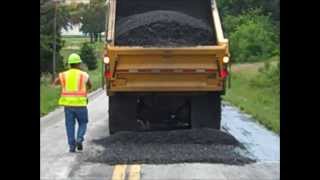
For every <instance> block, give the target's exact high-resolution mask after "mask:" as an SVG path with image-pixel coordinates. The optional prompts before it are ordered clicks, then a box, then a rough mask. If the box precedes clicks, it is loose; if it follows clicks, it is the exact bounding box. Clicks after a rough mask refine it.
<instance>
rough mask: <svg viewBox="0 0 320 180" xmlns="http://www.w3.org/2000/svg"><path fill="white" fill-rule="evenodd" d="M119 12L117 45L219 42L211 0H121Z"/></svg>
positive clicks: (210, 43)
mask: <svg viewBox="0 0 320 180" xmlns="http://www.w3.org/2000/svg"><path fill="white" fill-rule="evenodd" d="M116 12H117V15H116V28H115V30H116V32H115V44H116V45H120V46H157V47H158V46H166V47H168V46H169V47H177V46H197V45H215V44H216V37H215V32H214V29H213V22H212V21H213V20H212V16H211V10H210V1H208V0H163V1H158V0H137V1H129V0H119V1H118V4H117V11H116Z"/></svg>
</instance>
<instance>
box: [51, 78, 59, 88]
mask: <svg viewBox="0 0 320 180" xmlns="http://www.w3.org/2000/svg"><path fill="white" fill-rule="evenodd" d="M59 84H60V79H59V77H56V78H55V79H54V81H53V82H52V84H51V86H52V87H55V86H56V85H59Z"/></svg>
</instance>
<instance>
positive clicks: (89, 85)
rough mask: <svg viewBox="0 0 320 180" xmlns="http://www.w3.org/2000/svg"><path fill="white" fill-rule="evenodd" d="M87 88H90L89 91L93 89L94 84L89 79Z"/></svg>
mask: <svg viewBox="0 0 320 180" xmlns="http://www.w3.org/2000/svg"><path fill="white" fill-rule="evenodd" d="M87 87H88V90H89V89H91V88H92V82H91V80H90V79H88V82H87Z"/></svg>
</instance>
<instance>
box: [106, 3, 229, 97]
mask: <svg viewBox="0 0 320 180" xmlns="http://www.w3.org/2000/svg"><path fill="white" fill-rule="evenodd" d="M109 8H110V11H109V19H108V32H107V44H106V51H105V52H106V53H105V56H108V57H109V59H110V63H109V64H108V69H107V73H106V74H108V76H107V93H108V94H109V93H114V92H212V91H223V89H224V87H225V86H224V84H225V79H224V77H221V70H224V69H225V68H226V66H225V64H224V63H223V59H224V58H228V56H229V50H228V40H227V39H225V38H224V36H223V32H222V27H221V23H220V17H219V13H218V10H217V7H216V5H215V0H212V3H211V2H210V0H162V1H159V0H134V1H133V0H110V4H109ZM154 10H155V11H166V12H168V11H169V12H171V13H172V11H174V12H178V13H182V14H183V16H188V17H189V18H193V19H196V20H197V22H196V23H194V22H185V24H187V25H186V26H188V28H187V30H186V31H182V32H184V33H185V32H187V33H185V34H183V33H182V34H180V37H179V38H176V37H175V36H170V35H171V34H170V33H169V34H167V32H168V31H173V32H181V30H179V29H178V30H176V31H175V30H174V27H173V26H166V28H167V30H163V32H162V35H163V36H162V35H160V36H156V34H155V35H154V37H153V36H150V34H148V33H150V32H152V29H151V30H150V27H149V30H150V32H148V33H141V32H139V31H136V30H139V28H140V30H141V27H142V28H146V29H148V26H146V24H150V23H146V21H143V22H141V21H137V19H136V21H132V22H130V21H128V19H127V18H128V17H132V15H133V16H134V15H137V14H140V15H141V13H142V14H144V13H150V12H151V11H153V12H154ZM140 17H146V16H140ZM161 18H162V19H164V18H163V17H160V18H159V17H158V19H161ZM170 18H172V19H174V18H175V17H170ZM177 19H178V20H177ZM177 19H175V20H174V21H175V22H177V21H178V22H179V17H178V18H177ZM180 20H181V19H180ZM147 21H148V20H147ZM124 23H128V24H131V25H130V26H127V30H126V28H124V29H122V28H123V27H121V26H122V24H124ZM197 23H198V24H197ZM151 24H152V23H151ZM156 25H157V24H156ZM160 25H161V24H160ZM160 25H159V24H158V27H159V26H160ZM166 25H168V24H166ZM192 26H193V27H195V26H197V28H195V29H196V30H197V32H201V31H202V33H200V35H208V34H210V33H211V36H205V38H201V36H200V37H199V36H198V34H197V33H195V32H193V31H191V33H190V32H188V30H190V27H192ZM160 27H161V26H160ZM172 29H173V30H172ZM191 30H192V28H191ZM204 32H205V33H207V34H205V33H204ZM188 33H189V34H188ZM166 34H167V36H165V35H166ZM124 35H125V36H124ZM184 35H187V36H186V37H185V36H184ZM191 35H193V37H196V38H190V36H191ZM146 36H147V37H151V40H150V38H145V37H146ZM121 37H122V38H123V37H126V38H123V39H122V40H124V41H122V42H121V43H119V40H121ZM152 38H153V39H152Z"/></svg>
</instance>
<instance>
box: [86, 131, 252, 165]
mask: <svg viewBox="0 0 320 180" xmlns="http://www.w3.org/2000/svg"><path fill="white" fill-rule="evenodd" d="M92 143H93V144H91V145H90V144H88V145H87V149H86V150H85V151H84V152H83V155H82V156H81V158H82V160H83V161H87V162H98V163H106V164H110V165H114V164H135V163H144V164H170V163H183V162H208V163H223V164H234V165H243V164H247V163H252V162H255V160H253V159H251V158H249V156H248V157H247V156H245V155H244V154H245V153H241V152H240V151H243V152H244V151H245V149H243V147H242V146H241V144H240V143H239V142H238V141H237V140H236V139H235V138H234V137H233V136H231V135H229V134H227V133H225V132H222V131H218V130H213V129H190V130H174V131H157V132H121V133H117V134H114V135H112V136H109V137H106V138H103V139H99V140H94V141H93V142H92ZM97 145H98V146H97ZM89 146H91V147H89ZM99 146H100V147H103V148H97V147H99Z"/></svg>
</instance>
